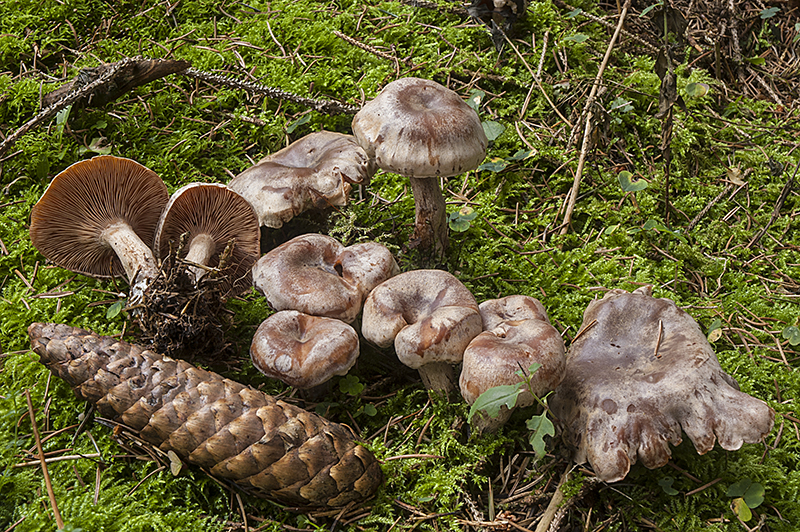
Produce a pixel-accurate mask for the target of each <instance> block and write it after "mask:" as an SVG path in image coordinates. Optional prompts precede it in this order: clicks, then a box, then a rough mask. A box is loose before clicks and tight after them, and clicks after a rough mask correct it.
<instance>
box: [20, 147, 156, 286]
mask: <svg viewBox="0 0 800 532" xmlns="http://www.w3.org/2000/svg"><path fill="white" fill-rule="evenodd" d="M168 199H169V192H168V191H167V187H166V185H164V182H163V181H162V180H161V178H160V177H158V176H157V175H156V173H155V172H153V171H152V170H150V169H149V168H146V167H144V166H142V165H141V164H139V163H137V162H136V161H133V160H131V159H125V158H123V157H115V156H112V155H100V156H97V157H92V158H91V159H87V160H84V161H80V162H77V163H75V164H73V165H71V166H69V167H68V168H66V169H65V170H63V171H62V172H61V173H59V174H58V175H57V176H55V177H54V178H53V180H52V181H51V183H50V185H49V186H48V187H47V190H45V191H44V194H43V195H42V197H41V198H40V199H39V201H38V202H37V203H36V205H34V206H33V209H32V211H31V227H30V235H31V241H33V245H34V246H36V249H38V250H39V251H40V252H41V253H42V255H44V256H45V257H47V258H48V259H50V260H51V261H53V262H54V263H56V264H57V265H59V266H61V267H62V268H66V269H67V270H70V271H73V272H76V273H82V274H84V275H89V276H91V277H97V278H109V277H112V276H120V275H125V269H124V267H123V265H122V262H121V261H120V260H119V258H118V257H117V254H116V253H115V252H114V250H113V249H111V247H110V246H109V245H108V244H106V243H104V242H102V241H101V239H100V235H101V234H102V233H103V231H104V230H105V229H107V228H108V227H109V226H111V225H113V224H118V223H119V222H124V223H125V224H127V225H129V226H130V227H131V228H132V229H133V231H134V232H135V233H136V235H137V236H138V237H139V238H140V239H141V240H142V242H144V244H145V245H146V246H148V247H152V244H153V235H154V234H155V229H156V225H157V224H158V218H159V216H160V215H161V211H162V210H163V209H164V206H165V205H166V203H167V200H168Z"/></svg>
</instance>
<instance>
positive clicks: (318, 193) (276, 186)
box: [228, 131, 375, 228]
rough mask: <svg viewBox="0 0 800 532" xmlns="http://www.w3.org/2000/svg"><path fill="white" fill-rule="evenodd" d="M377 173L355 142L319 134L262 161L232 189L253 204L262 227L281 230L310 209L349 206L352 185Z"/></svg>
mask: <svg viewBox="0 0 800 532" xmlns="http://www.w3.org/2000/svg"><path fill="white" fill-rule="evenodd" d="M373 173H375V170H374V169H373V168H372V165H371V164H370V160H369V157H367V154H366V153H365V151H364V150H363V149H362V148H361V147H360V146H359V145H358V143H357V142H356V140H355V138H354V137H353V136H351V135H343V134H341V133H334V132H331V131H318V132H316V133H311V134H310V135H306V136H305V137H303V138H301V139H299V140H297V141H295V142H293V143H292V144H290V145H289V146H287V147H286V148H283V149H282V150H280V151H278V152H275V153H273V154H271V155H268V156H266V157H264V158H263V159H261V160H260V161H258V163H256V165H255V166H252V167H250V168H248V169H247V170H245V171H244V172H242V173H241V174H239V175H237V176H236V177H235V178H233V179H232V180H231V182H230V183H228V188H230V189H231V190H234V191H236V192H238V193H239V194H241V195H242V196H244V197H245V198H246V199H247V201H249V202H250V204H251V205H252V206H253V208H254V209H255V211H256V213H257V214H258V220H259V223H260V224H261V225H266V226H267V227H276V228H277V227H281V226H282V225H283V224H284V223H285V222H288V221H289V220H291V219H292V218H294V217H295V216H297V215H298V214H300V213H301V212H304V211H306V210H308V209H320V210H321V209H325V208H327V207H330V206H332V205H336V206H343V205H347V198H348V196H349V194H350V190H351V186H350V185H351V183H368V182H369V178H370V177H372V174H373Z"/></svg>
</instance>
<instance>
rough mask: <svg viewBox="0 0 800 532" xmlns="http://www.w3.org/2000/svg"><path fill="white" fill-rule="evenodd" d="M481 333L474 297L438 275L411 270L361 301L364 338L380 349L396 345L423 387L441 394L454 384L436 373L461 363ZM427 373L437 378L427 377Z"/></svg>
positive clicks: (453, 280) (454, 281)
mask: <svg viewBox="0 0 800 532" xmlns="http://www.w3.org/2000/svg"><path fill="white" fill-rule="evenodd" d="M481 328H482V324H481V315H480V313H479V311H478V304H477V302H476V301H475V298H474V297H473V295H472V293H470V291H469V290H468V289H467V287H465V286H464V285H463V284H462V283H461V281H459V280H458V279H456V277H455V276H453V275H452V274H450V273H448V272H446V271H442V270H413V271H409V272H405V273H401V274H400V275H396V276H395V277H392V278H391V279H389V280H387V281H385V282H383V283H382V284H380V285H378V286H377V287H376V288H375V289H374V290H373V291H372V292H371V293H370V294H369V296H367V299H366V300H365V301H364V314H363V316H362V320H361V333H362V334H363V335H364V338H366V339H367V340H369V341H370V342H373V343H374V344H376V345H378V346H379V347H389V346H390V345H392V343H394V347H395V351H396V352H397V357H398V358H399V359H400V361H401V362H402V363H403V364H405V365H406V366H408V367H410V368H413V369H417V370H419V371H420V375H421V376H422V378H423V381H426V387H428V388H429V389H436V390H439V391H446V390H447V388H450V387H451V386H452V385H453V383H452V382H450V383H449V384H448V383H447V382H446V381H450V380H454V379H452V378H451V376H450V375H438V373H441V372H444V371H447V369H448V367H449V365H451V364H457V363H459V362H461V357H462V355H463V354H464V349H466V347H467V345H468V344H469V342H470V340H472V339H473V338H474V337H475V336H477V335H478V334H479V333H480V332H481ZM431 371H432V372H434V373H437V375H433V376H431V375H428V374H427V373H426V372H431ZM450 371H452V369H450ZM440 377H441V378H440ZM427 379H430V381H428V380H427ZM429 384H430V386H429Z"/></svg>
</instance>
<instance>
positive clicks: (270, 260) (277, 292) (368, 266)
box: [253, 233, 400, 323]
mask: <svg viewBox="0 0 800 532" xmlns="http://www.w3.org/2000/svg"><path fill="white" fill-rule="evenodd" d="M399 272H400V269H399V267H398V266H397V262H395V260H394V257H393V256H392V254H391V252H390V251H389V250H388V249H387V248H386V247H385V246H383V245H382V244H378V243H376V242H366V243H362V244H355V245H353V246H348V247H345V246H343V245H342V244H341V242H339V241H338V240H336V239H335V238H332V237H329V236H327V235H320V234H315V233H311V234H306V235H300V236H298V237H295V238H293V239H291V240H289V241H288V242H285V243H283V244H281V245H280V246H278V247H277V248H275V249H273V250H272V251H270V252H269V253H266V254H265V255H264V256H262V257H261V258H260V259H259V260H258V261H257V262H256V264H255V266H253V284H254V285H255V287H256V288H257V289H258V290H259V291H260V292H261V293H262V294H263V295H264V297H265V298H266V299H267V301H268V302H269V304H270V306H272V308H274V309H275V310H299V311H301V312H304V313H306V314H312V315H315V316H326V317H329V318H336V319H340V320H343V321H345V322H348V323H350V322H352V321H353V320H354V319H355V318H356V316H358V313H359V312H361V305H362V303H363V301H364V298H365V297H367V294H368V293H369V292H370V291H371V290H372V289H373V288H375V287H376V286H377V285H379V284H380V283H382V282H383V281H385V280H386V279H388V278H389V277H391V276H393V275H396V274H397V273H399Z"/></svg>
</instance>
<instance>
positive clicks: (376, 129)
mask: <svg viewBox="0 0 800 532" xmlns="http://www.w3.org/2000/svg"><path fill="white" fill-rule="evenodd" d="M352 128H353V135H355V137H356V138H357V139H358V143H359V144H360V145H361V146H362V147H363V148H364V149H365V150H366V151H367V154H368V155H369V156H370V157H372V158H374V159H375V162H376V163H377V165H378V167H380V168H382V169H384V170H388V171H390V172H395V173H397V174H400V175H404V176H410V177H417V178H423V177H435V176H443V177H447V176H453V175H458V174H461V173H464V172H467V171H469V170H472V169H474V168H477V167H478V165H480V164H481V162H482V161H483V159H484V158H485V157H486V146H487V145H488V140H487V139H486V134H485V133H484V132H483V126H482V125H481V121H480V118H478V114H477V113H476V112H475V111H474V110H473V109H472V108H471V107H470V106H469V105H467V104H466V103H464V101H463V100H462V99H461V98H460V97H459V96H458V94H456V93H455V92H453V91H451V90H450V89H448V88H446V87H444V86H442V85H440V84H438V83H436V82H435V81H431V80H427V79H420V78H401V79H398V80H396V81H393V82H391V83H389V84H388V85H386V86H385V87H384V88H383V90H382V91H381V92H380V94H378V96H376V97H375V98H374V99H373V100H371V101H369V102H367V103H366V104H365V105H364V107H362V108H361V110H360V111H359V112H358V113H357V114H356V116H355V117H354V118H353V123H352Z"/></svg>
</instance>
